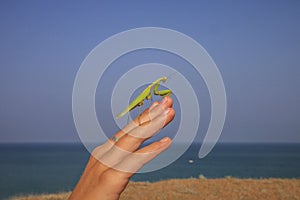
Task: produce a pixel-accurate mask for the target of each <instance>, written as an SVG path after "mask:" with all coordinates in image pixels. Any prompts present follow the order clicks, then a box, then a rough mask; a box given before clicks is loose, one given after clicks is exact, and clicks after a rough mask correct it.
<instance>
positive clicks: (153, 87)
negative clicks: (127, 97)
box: [116, 76, 172, 119]
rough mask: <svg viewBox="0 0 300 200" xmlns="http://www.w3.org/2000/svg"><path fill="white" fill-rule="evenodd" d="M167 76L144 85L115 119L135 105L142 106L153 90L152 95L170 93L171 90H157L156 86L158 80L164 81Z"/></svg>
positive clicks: (157, 85)
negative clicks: (144, 87)
mask: <svg viewBox="0 0 300 200" xmlns="http://www.w3.org/2000/svg"><path fill="white" fill-rule="evenodd" d="M166 80H167V77H165V76H164V77H161V78H159V79H157V80H155V81H154V82H152V83H151V84H150V85H148V86H147V87H146V89H144V90H143V91H142V92H141V93H140V94H139V95H138V96H137V97H136V98H135V99H134V100H133V101H132V102H131V103H130V104H129V105H128V106H127V107H126V108H125V109H124V110H123V111H122V112H121V113H120V114H118V115H117V117H116V118H117V119H119V118H121V117H123V116H124V115H125V114H126V113H128V112H130V111H131V110H133V109H134V108H136V107H137V106H139V107H140V106H142V105H143V104H144V100H145V99H147V100H149V99H151V97H152V93H151V91H153V94H154V95H159V96H166V95H171V94H172V91H171V90H158V87H159V86H160V82H163V83H164V82H166Z"/></svg>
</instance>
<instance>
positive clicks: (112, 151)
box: [69, 96, 175, 200]
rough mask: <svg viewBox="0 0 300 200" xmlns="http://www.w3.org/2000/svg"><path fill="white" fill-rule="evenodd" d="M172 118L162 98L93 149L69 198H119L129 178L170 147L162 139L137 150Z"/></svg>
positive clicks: (168, 141) (168, 100) (168, 102)
mask: <svg viewBox="0 0 300 200" xmlns="http://www.w3.org/2000/svg"><path fill="white" fill-rule="evenodd" d="M174 116H175V111H174V109H173V108H172V99H171V98H170V97H168V96H167V97H164V99H163V100H162V101H161V102H155V103H153V104H152V105H151V106H150V108H148V109H146V110H145V111H144V112H143V113H142V114H141V115H140V116H139V117H138V118H136V119H135V120H133V121H132V122H131V123H129V124H128V125H127V126H126V127H125V128H124V129H122V130H121V131H119V132H118V133H116V134H115V136H114V137H113V138H111V139H109V140H108V141H107V142H106V143H105V144H103V145H101V146H99V147H97V148H95V150H94V151H93V152H92V156H91V157H90V159H89V161H88V163H87V166H86V168H85V170H84V172H83V175H82V176H81V178H80V180H79V182H78V183H77V185H76V187H75V189H74V191H73V192H72V194H71V196H70V197H69V199H70V200H76V199H80V200H88V199H92V200H95V199H101V200H102V199H105V200H113V199H114V200H115V199H119V197H120V195H121V193H122V191H123V190H124V189H125V187H126V186H127V184H128V182H129V179H130V177H131V176H133V175H134V173H135V172H137V171H138V170H139V169H140V168H141V167H142V166H144V165H145V164H146V163H148V162H149V161H151V160H152V159H154V158H155V157H156V156H158V155H159V154H160V153H161V152H163V151H164V150H166V149H167V148H168V147H169V146H170V145H171V142H172V141H171V139H170V138H169V137H165V138H163V139H162V140H160V141H158V142H153V143H151V144H149V145H148V146H145V147H143V148H141V149H139V147H140V145H141V144H142V143H143V142H144V141H145V140H147V139H149V138H150V137H152V136H153V135H154V134H155V133H156V132H158V131H159V130H160V129H161V128H163V127H164V126H166V125H167V124H169V123H170V122H171V121H172V120H173V118H174Z"/></svg>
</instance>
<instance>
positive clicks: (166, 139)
mask: <svg viewBox="0 0 300 200" xmlns="http://www.w3.org/2000/svg"><path fill="white" fill-rule="evenodd" d="M167 141H169V138H168V137H164V138H163V139H161V140H160V141H159V142H162V143H164V142H167Z"/></svg>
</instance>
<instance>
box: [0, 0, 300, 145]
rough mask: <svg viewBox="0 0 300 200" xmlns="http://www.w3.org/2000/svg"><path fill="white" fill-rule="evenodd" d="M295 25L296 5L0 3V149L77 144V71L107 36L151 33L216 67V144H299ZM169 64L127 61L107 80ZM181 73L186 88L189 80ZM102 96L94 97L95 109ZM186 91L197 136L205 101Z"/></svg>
mask: <svg viewBox="0 0 300 200" xmlns="http://www.w3.org/2000/svg"><path fill="white" fill-rule="evenodd" d="M299 21H300V2H299V1H260V0H258V1H189V2H187V1H181V2H177V3H175V1H164V2H163V3H161V2H160V1H143V2H142V1H128V2H126V3H125V2H121V1H120V2H117V1H109V3H108V1H107V2H106V3H104V2H103V3H101V2H96V1H10V0H9V1H4V0H2V1H0V95H1V98H0V141H1V142H57V141H59V142H74V141H79V138H78V136H77V133H76V130H75V126H74V122H73V117H72V88H73V82H74V79H75V76H76V73H77V70H78V69H79V66H80V64H81V62H82V61H83V60H84V58H85V57H86V56H87V55H88V53H89V52H90V51H91V50H92V49H93V48H94V47H95V46H96V45H97V44H99V43H100V42H101V41H103V40H105V39H106V38H108V37H110V36H112V35H113V34H116V33H119V32H121V31H125V30H128V29H132V28H137V27H145V26H156V27H165V28H170V29H174V30H177V31H180V32H182V33H185V34H186V35H188V36H190V37H192V38H194V39H195V40H196V41H198V42H199V43H200V44H201V45H202V46H203V47H204V48H205V49H206V50H207V51H208V53H209V54H210V55H211V56H212V58H213V59H214V61H215V62H216V64H217V65H218V67H219V70H220V72H221V74H222V76H223V79H224V83H225V87H226V92H227V98H228V112H227V119H226V123H225V127H224V130H223V133H222V136H221V141H226V142H300V105H299V102H300V90H299V86H300V78H299V76H300V25H299V24H300V23H299ZM125 57H126V56H125ZM122 59H123V60H122ZM175 60H176V58H173V57H172V55H169V54H166V53H164V52H158V51H144V52H136V54H130V55H128V58H120V60H119V61H117V62H116V63H114V65H115V67H112V69H111V72H108V76H109V73H110V75H113V74H114V72H115V73H117V72H119V70H118V65H120V66H122V65H124V64H126V65H129V64H142V63H147V62H161V63H169V64H172V62H175ZM180 62H182V61H178V62H177V61H176V63H177V64H178V63H180ZM120 66H119V68H120ZM183 73H186V74H187V76H188V77H189V76H190V78H191V82H193V81H194V77H192V72H190V71H188V70H186V71H185V70H183ZM150 81H151V80H150ZM110 87H111V85H109V86H108V87H106V88H102V89H101V87H100V88H99V90H100V91H99V94H98V95H97V99H101V94H102V95H105V94H108V93H109V89H110ZM195 88H196V89H197V91H199V92H198V93H197V95H202V96H204V97H203V98H204V100H203V102H204V105H201V108H203V112H204V115H203V116H204V117H203V126H201V128H200V129H201V130H202V131H205V129H206V128H207V122H208V120H209V106H210V105H209V103H208V101H209V98H208V97H207V96H208V94H207V91H206V93H205V90H204V89H203V88H205V86H197V85H196V86H195ZM202 91H203V93H201V92H202ZM205 94H206V97H205ZM108 97H109V96H108ZM106 98H107V96H106ZM205 98H206V100H205ZM207 99H208V100H207ZM99 101H100V100H99ZM205 102H206V103H205ZM97 107H98V108H99V110H100V111H99V112H101V109H102V110H104V111H108V112H109V110H108V108H107V106H104V107H102V104H101V105H97ZM109 117H111V116H110V115H109ZM99 120H100V121H102V123H103V121H105V120H106V121H112V118H106V119H103V117H102V118H101V117H100V119H99ZM110 124H113V122H108V125H109V126H110ZM114 130H115V129H114V128H111V129H108V131H114ZM198 139H199V140H201V136H199V137H198Z"/></svg>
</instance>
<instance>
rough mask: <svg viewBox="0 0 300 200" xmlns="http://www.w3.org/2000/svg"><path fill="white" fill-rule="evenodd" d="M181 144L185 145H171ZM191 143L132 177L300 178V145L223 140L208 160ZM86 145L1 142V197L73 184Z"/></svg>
mask: <svg viewBox="0 0 300 200" xmlns="http://www.w3.org/2000/svg"><path fill="white" fill-rule="evenodd" d="M172 145H180V144H172ZM200 146H201V144H192V145H191V146H190V147H189V149H188V150H187V151H186V152H185V153H184V154H183V155H182V156H181V157H180V158H179V159H178V160H176V161H175V162H173V163H172V164H170V165H169V166H167V167H164V168H162V169H160V170H157V171H154V172H148V173H138V174H136V175H134V176H133V177H132V179H131V180H132V181H149V182H153V181H159V180H165V179H173V178H191V177H193V178H199V177H203V176H204V177H206V178H222V177H229V176H230V177H237V178H270V177H274V178H300V144H299V143H298V144H291V143H285V144H283V143H281V144H274V143H266V144H265V143H256V144H249V143H219V144H217V145H216V146H215V148H214V149H213V150H212V151H211V152H210V154H209V155H208V156H206V157H205V158H203V159H199V158H198V151H199V147H200ZM89 156H90V153H89V152H88V151H87V150H86V149H85V147H84V146H83V145H82V144H77V143H76V144H70V143H68V144H45V143H40V144H36V143H35V144H0V199H6V198H7V197H10V196H14V195H26V194H40V193H56V192H63V191H70V190H72V189H73V188H74V186H75V184H76V183H77V181H78V179H79V178H80V175H81V173H82V171H83V169H84V167H85V165H86V163H87V161H88V159H89Z"/></svg>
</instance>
